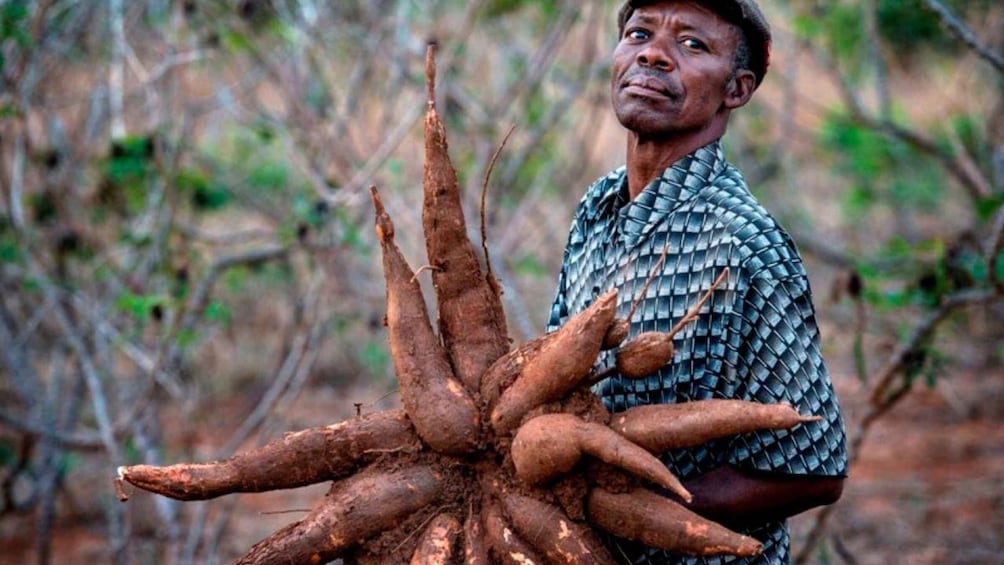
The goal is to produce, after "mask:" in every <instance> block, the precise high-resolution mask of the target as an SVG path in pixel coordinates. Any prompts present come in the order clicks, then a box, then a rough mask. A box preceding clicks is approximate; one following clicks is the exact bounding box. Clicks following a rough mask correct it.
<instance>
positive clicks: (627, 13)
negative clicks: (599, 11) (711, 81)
mask: <svg viewBox="0 0 1004 565" xmlns="http://www.w3.org/2000/svg"><path fill="white" fill-rule="evenodd" d="M658 1H659V0H627V1H626V2H624V5H623V6H621V9H620V12H618V14H617V30H618V34H619V35H624V24H626V23H627V21H628V20H629V19H630V18H631V14H633V13H634V11H635V8H640V7H642V6H647V5H649V4H655V3H656V2H658ZM697 2H698V3H700V4H702V5H703V6H705V7H707V8H709V9H711V10H713V11H714V12H715V13H717V14H718V15H720V16H722V17H723V18H725V20H726V21H729V22H731V23H733V24H735V25H737V26H739V29H741V30H742V31H743V33H744V34H745V35H746V43H747V44H748V45H749V49H750V70H751V71H753V75H754V76H755V77H756V86H760V83H761V82H763V77H764V75H766V74H767V67H768V66H769V65H770V44H771V38H770V24H768V23H767V18H766V17H764V15H763V12H762V11H760V6H757V3H756V2H755V1H754V0H697Z"/></svg>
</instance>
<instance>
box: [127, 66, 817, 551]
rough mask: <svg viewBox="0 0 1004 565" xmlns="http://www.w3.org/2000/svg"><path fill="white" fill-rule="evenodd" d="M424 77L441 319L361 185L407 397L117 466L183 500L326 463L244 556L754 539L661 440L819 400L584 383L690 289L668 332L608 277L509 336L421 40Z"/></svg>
mask: <svg viewBox="0 0 1004 565" xmlns="http://www.w3.org/2000/svg"><path fill="white" fill-rule="evenodd" d="M426 77H427V80H428V85H429V87H428V92H429V97H428V111H427V114H426V121H425V151H426V154H425V173H424V179H423V185H424V204H423V215H422V219H423V229H424V232H425V237H426V248H427V253H428V259H429V266H430V267H431V269H429V270H431V272H432V283H433V287H434V289H435V293H436V300H437V305H438V316H437V317H438V328H434V327H433V325H432V323H431V322H430V317H429V313H428V312H427V311H426V306H425V300H424V298H423V295H422V291H421V287H420V285H419V283H418V281H417V280H416V277H415V272H414V271H413V270H412V268H411V267H410V266H409V264H408V262H407V261H406V260H405V258H404V256H403V255H402V253H401V251H400V249H399V248H398V246H397V244H396V243H395V239H394V238H395V233H394V225H393V223H392V221H391V218H390V216H389V215H388V214H387V212H386V210H385V209H384V207H383V204H382V202H381V200H380V196H379V194H378V193H377V191H376V189H373V190H372V196H373V203H374V206H375V209H376V232H377V236H378V239H379V242H380V246H381V250H382V254H383V268H384V275H385V279H386V285H387V331H388V337H389V342H390V350H391V355H392V357H393V360H394V368H395V371H396V374H397V378H398V381H399V384H400V394H401V401H402V404H403V410H388V411H383V412H376V413H372V414H367V415H362V416H359V417H357V418H354V419H352V420H348V421H345V422H342V423H339V424H335V425H331V426H326V427H319V428H313V429H308V430H303V431H300V432H296V433H290V434H287V435H285V436H284V437H282V438H281V439H278V440H276V441H273V442H272V443H269V444H267V445H265V446H263V447H260V448H258V449H254V450H251V451H248V452H244V453H241V454H239V455H237V456H235V457H232V458H230V459H228V460H225V461H217V462H212V463H202V464H195V463H185V464H177V465H171V466H167V467H156V466H148V465H134V466H128V467H121V468H120V469H119V480H120V481H125V482H128V483H130V484H132V485H134V486H136V487H139V488H141V489H144V490H147V491H150V492H154V493H158V494H161V495H164V496H169V497H171V498H175V499H179V500H202V499H208V498H213V497H217V496H221V495H225V494H230V493H236V492H262V491H271V490H278V489H287V488H294V487H299V486H304V485H309V484H314V483H319V482H324V481H333V483H332V486H331V490H330V491H329V493H328V494H327V495H326V496H325V497H324V499H323V500H321V501H320V502H319V503H318V505H317V506H316V507H315V508H314V509H313V510H312V511H310V512H309V513H308V514H307V515H306V516H305V517H303V518H302V519H301V520H299V521H298V522H295V523H293V524H290V525H289V526H287V527H285V528H283V529H281V530H279V531H277V532H275V533H274V534H272V535H271V536H269V537H268V538H266V539H264V540H262V541H261V542H259V543H257V544H256V545H255V546H254V547H252V548H251V549H250V551H249V552H248V553H247V554H246V555H245V556H244V557H242V558H241V559H239V560H238V561H237V563H240V564H249V565H250V564H256V565H263V564H268V563H304V564H313V563H325V562H328V561H330V560H333V559H335V558H342V559H344V560H345V561H346V562H350V563H352V562H358V563H376V562H379V563H416V564H417V563H441V564H448V563H464V564H467V565H487V564H489V563H520V564H530V563H575V564H584V563H585V564H588V563H613V562H614V559H613V557H612V556H611V555H610V554H609V553H608V551H607V550H606V549H605V548H604V546H603V544H602V543H601V542H600V541H599V537H598V535H597V529H599V530H603V531H606V532H610V533H612V534H614V535H617V536H620V537H625V538H630V539H634V540H639V541H641V542H644V543H646V544H649V545H652V546H658V547H663V548H666V549H670V550H674V551H679V552H684V553H691V554H714V553H731V554H736V555H747V556H748V555H755V554H757V553H759V552H760V551H761V545H760V543H759V542H757V541H756V540H754V539H751V538H749V537H745V536H742V535H740V534H737V533H735V532H732V531H730V530H728V529H726V528H724V527H722V526H720V525H718V524H715V523H713V522H710V521H708V520H706V519H704V518H702V517H700V516H698V515H696V514H694V513H693V512H690V511H689V510H687V509H686V508H685V506H684V505H682V504H680V503H678V502H676V501H675V500H673V499H671V498H667V497H665V496H662V495H660V494H657V493H656V490H657V488H658V489H665V490H667V491H669V492H671V493H673V495H675V497H676V498H677V499H679V500H682V501H684V502H686V501H689V500H690V494H689V493H688V492H687V490H686V489H685V488H684V486H683V485H682V484H681V483H680V481H679V480H678V479H677V478H676V477H675V476H673V474H672V473H670V472H669V470H668V469H667V468H666V467H665V466H664V465H663V464H662V463H661V462H660V461H659V459H658V458H657V455H659V454H661V453H663V452H665V451H668V450H670V449H676V448H681V447H688V446H694V445H699V444H701V443H703V442H705V441H708V440H709V439H712V438H715V437H723V436H727V435H733V434H741V433H746V432H750V431H753V430H757V429H763V428H788V427H792V426H795V425H798V424H799V423H801V422H805V421H809V420H812V419H813V418H812V417H811V416H810V417H806V416H801V415H799V414H798V413H797V412H796V411H795V410H794V409H793V408H792V407H790V406H787V405H780V404H778V405H763V404H755V403H749V402H742V401H737V400H707V401H697V402H689V403H684V404H676V405H660V406H642V407H637V408H632V409H630V410H627V411H626V412H622V413H618V414H614V415H612V416H611V415H610V414H609V413H607V411H606V410H605V409H604V407H603V405H602V404H601V403H600V402H599V400H598V399H597V398H596V397H595V396H594V395H593V394H592V393H591V392H590V391H589V385H590V383H592V382H595V381H596V380H597V379H598V378H602V376H603V375H602V374H597V373H596V372H595V371H594V365H595V363H596V359H597V357H598V355H599V354H600V352H601V351H602V350H605V349H613V348H617V351H616V353H615V354H616V367H617V369H618V370H619V371H620V372H621V374H623V375H624V376H626V377H629V378H630V377H642V376H644V375H647V374H649V373H651V372H652V371H654V370H656V369H658V368H659V367H661V366H663V365H665V364H666V363H667V362H668V361H669V360H670V359H671V357H672V355H673V351H672V336H673V334H674V333H675V332H676V331H677V330H678V329H679V327H680V326H682V324H683V323H686V322H687V321H689V320H690V319H692V318H693V317H696V316H697V314H698V312H699V309H700V307H701V303H698V304H696V305H695V306H694V308H693V309H692V310H691V312H690V313H688V315H687V316H686V317H685V318H684V319H683V320H681V324H678V326H677V327H676V328H674V330H672V331H671V332H668V333H662V334H653V333H645V334H640V335H638V336H635V337H634V338H628V337H627V333H628V332H627V323H626V320H625V319H623V318H618V317H617V316H616V303H617V302H616V298H617V295H616V292H615V291H611V292H609V293H607V294H605V295H603V296H601V297H599V298H597V299H596V301H595V302H594V303H593V304H592V305H591V306H590V307H589V308H588V309H586V310H584V311H583V312H581V313H579V314H578V315H576V316H574V317H572V318H571V319H570V320H569V321H568V323H566V324H565V325H564V326H563V327H562V328H560V329H558V330H556V331H554V332H551V333H548V334H545V335H543V336H541V337H539V338H537V339H534V340H532V341H529V342H527V343H525V344H523V345H521V346H519V347H517V348H515V349H510V342H509V338H508V334H507V330H506V321H505V313H504V311H503V309H502V302H501V297H500V295H501V292H500V288H499V285H498V283H497V281H496V280H495V279H494V277H493V276H492V274H491V271H490V270H488V271H487V272H485V271H483V270H482V269H481V266H480V261H479V257H478V255H477V253H476V252H475V248H474V246H473V245H472V243H471V241H470V240H469V239H468V236H467V228H466V224H465V220H464V215H463V210H462V207H461V201H460V192H459V186H458V182H457V176H456V172H455V170H454V168H453V166H452V164H451V162H450V159H449V156H448V154H447V143H446V132H445V130H444V128H443V124H442V122H441V121H440V119H439V116H438V114H437V111H436V106H435V101H434V92H435V81H434V79H435V63H434V57H433V49H432V48H430V50H429V53H428V54H427V58H426ZM485 259H487V258H485ZM713 290H714V287H712V289H710V290H709V291H708V294H707V295H706V296H708V295H710V292H712V291H713Z"/></svg>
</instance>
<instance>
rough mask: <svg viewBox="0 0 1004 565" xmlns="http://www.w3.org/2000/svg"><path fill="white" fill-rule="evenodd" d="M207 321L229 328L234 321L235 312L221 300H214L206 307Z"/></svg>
mask: <svg viewBox="0 0 1004 565" xmlns="http://www.w3.org/2000/svg"><path fill="white" fill-rule="evenodd" d="M206 319H207V320H209V321H211V322H219V323H220V324H222V325H224V326H229V325H230V322H231V321H232V320H233V312H232V311H231V310H230V307H229V306H227V305H226V304H224V303H223V302H221V301H219V300H213V301H212V302H210V303H209V305H207V306H206Z"/></svg>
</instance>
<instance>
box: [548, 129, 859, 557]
mask: <svg viewBox="0 0 1004 565" xmlns="http://www.w3.org/2000/svg"><path fill="white" fill-rule="evenodd" d="M664 250H665V251H666V257H665V260H664V262H663V264H662V266H661V267H660V268H659V270H658V272H656V273H655V274H654V275H652V277H651V281H650V282H649V286H648V288H647V290H646V291H645V294H644V296H642V297H640V299H639V301H638V305H637V307H636V308H635V311H634V314H633V316H632V319H631V320H630V332H631V334H632V335H633V334H636V333H639V332H643V331H650V330H658V331H667V330H669V329H670V328H671V327H672V326H673V325H674V324H675V323H676V322H677V321H678V320H679V319H680V318H681V317H683V315H684V314H685V313H686V312H687V310H689V309H690V308H691V307H692V306H693V304H694V303H695V302H696V301H697V300H698V299H699V297H700V296H701V295H702V294H704V293H705V292H706V291H707V290H708V289H709V288H710V287H711V285H712V283H713V281H714V280H715V279H716V278H717V277H718V276H719V274H720V273H721V272H722V271H723V270H725V269H728V275H727V278H726V279H725V280H724V282H723V283H722V284H721V285H720V286H719V287H718V289H717V290H716V291H715V292H714V294H713V295H712V297H711V299H710V300H709V301H708V302H707V303H706V304H705V305H704V307H703V308H702V310H701V315H700V317H699V318H698V319H697V320H696V321H694V322H692V323H690V324H689V325H687V326H686V327H685V328H684V329H683V330H682V331H681V332H679V333H678V334H677V335H676V337H675V338H674V342H673V343H674V346H675V349H676V354H675V357H674V359H673V360H672V361H671V362H670V364H668V365H666V366H665V367H664V368H663V369H661V370H660V371H658V372H657V373H655V374H652V375H650V376H649V377H647V378H643V379H627V378H622V377H620V376H618V375H616V374H614V375H613V376H611V377H610V378H607V379H605V380H604V381H602V382H600V383H598V384H597V385H596V387H595V392H596V393H597V394H598V395H599V396H600V397H601V398H602V399H603V401H604V403H605V404H606V406H607V408H608V409H610V410H611V411H613V412H619V411H622V410H625V409H627V408H630V407H632V406H638V405H643V404H660V403H674V402H687V401H690V400H701V399H709V398H738V399H744V400H752V401H757V402H764V403H778V402H785V403H789V404H792V405H793V406H795V407H796V408H797V409H798V410H799V412H800V413H802V414H815V415H819V416H821V417H822V419H821V420H819V421H818V422H812V423H807V424H801V425H799V426H796V427H795V428H792V429H790V430H768V431H762V432H756V433H752V434H744V435H741V436H735V437H729V438H724V439H721V440H716V441H712V442H709V443H706V444H704V445H701V446H698V447H696V448H692V449H680V450H675V451H672V452H670V453H667V454H665V455H664V456H663V460H664V462H665V463H666V464H667V466H668V467H669V468H670V470H671V471H673V472H674V473H675V474H677V476H679V477H681V478H682V479H684V480H686V479H688V478H691V477H694V476H697V475H700V474H702V473H705V472H707V471H710V470H711V469H714V468H715V467H718V466H721V465H723V464H730V465H733V466H735V467H737V468H740V469H744V470H750V471H762V472H772V473H785V474H792V475H825V476H845V475H846V472H847V454H846V443H845V434H844V424H843V419H842V416H841V413H840V409H839V406H838V403H837V398H836V396H835V394H834V391H833V387H832V385H831V382H830V377H829V374H828V372H827V370H826V367H825V365H824V364H823V359H822V356H821V354H820V340H819V330H818V328H817V325H816V320H815V313H814V310H813V305H812V299H811V292H810V288H809V283H808V279H807V278H806V275H805V270H804V268H803V265H802V261H801V258H800V257H799V254H798V251H797V250H796V248H795V246H794V244H793V243H792V241H791V238H790V237H789V236H788V234H787V233H786V232H785V231H784V230H783V229H782V228H781V227H780V226H779V225H778V224H777V222H775V221H774V219H773V218H772V217H771V216H770V215H769V214H768V213H767V211H766V210H765V209H764V208H763V207H762V206H761V205H760V204H759V203H758V202H757V201H756V199H755V198H754V197H753V195H752V194H751V193H750V191H749V189H748V188H747V186H746V182H745V180H744V179H743V177H742V175H741V173H740V172H739V171H738V170H737V169H736V168H735V167H733V166H732V165H730V164H729V163H727V162H726V161H725V158H724V153H723V151H722V147H721V144H720V142H717V141H716V142H714V143H711V144H709V145H707V146H705V147H702V148H700V149H698V150H697V151H695V152H694V153H692V154H690V155H688V156H687V157H685V158H683V159H681V160H680V161H678V162H676V163H675V164H673V165H672V166H671V167H669V168H667V169H666V170H665V171H664V172H663V173H662V175H661V176H660V177H659V178H657V179H656V180H654V181H653V182H652V183H651V184H650V185H649V186H648V187H646V188H645V190H644V191H642V192H641V193H640V194H639V195H638V196H637V197H636V198H634V199H633V200H632V199H630V198H629V197H628V193H627V181H626V172H625V169H624V168H623V167H622V168H619V169H616V170H614V171H612V172H611V173H610V174H608V175H607V176H606V177H603V178H601V179H599V180H598V181H596V182H595V183H594V184H593V185H592V186H591V187H590V188H589V189H588V190H587V192H586V194H585V195H584V196H583V198H582V200H581V202H580V203H579V206H578V207H577V209H576V212H575V216H574V219H573V221H572V227H571V230H570V233H569V237H568V243H567V246H566V248H565V254H564V261H563V264H562V268H561V272H560V275H559V281H558V290H557V295H556V297H555V300H554V303H553V306H552V309H551V315H550V320H549V323H548V326H549V329H554V328H556V327H559V326H561V325H562V324H563V323H564V322H565V321H566V320H567V319H568V318H569V317H571V316H573V315H575V314H576V313H578V312H581V311H582V310H584V309H585V308H586V307H588V306H589V305H590V304H591V303H592V302H593V301H594V300H595V299H596V298H598V297H600V296H602V295H603V294H604V293H606V292H607V291H609V290H611V289H618V297H617V301H618V304H617V308H618V315H621V316H626V315H627V314H628V312H629V311H630V310H631V307H632V303H633V302H634V301H635V300H636V299H638V298H639V297H638V294H639V293H640V292H641V291H642V288H643V287H644V285H645V282H646V280H647V279H649V277H650V273H651V271H652V269H653V268H655V266H656V265H657V264H658V262H659V258H660V257H661V256H662V255H663V252H664ZM612 363H613V355H612V353H611V352H607V353H605V354H604V355H603V356H601V358H600V359H599V361H598V367H597V368H598V369H606V368H608V367H609V366H610V365H612ZM743 533H746V534H747V535H752V536H753V537H756V538H757V539H759V540H761V541H762V542H764V553H763V554H762V555H761V556H760V557H758V558H754V559H751V560H745V561H744V560H742V559H738V558H734V557H731V556H722V557H691V556H681V555H673V554H670V553H668V552H666V551H663V550H658V549H654V548H645V547H641V546H639V545H637V544H632V543H629V542H626V541H624V540H612V541H611V543H612V545H613V547H612V548H611V549H612V550H613V553H614V554H615V556H617V557H619V558H623V560H624V561H625V562H628V563H681V564H688V565H689V564H704V563H709V564H719V563H721V564H724V563H764V564H766V563H770V564H777V563H787V562H788V561H789V556H788V553H789V537H788V531H787V527H786V525H785V523H784V522H776V523H769V524H763V525H761V526H758V527H754V528H752V529H750V530H747V531H746V532H743Z"/></svg>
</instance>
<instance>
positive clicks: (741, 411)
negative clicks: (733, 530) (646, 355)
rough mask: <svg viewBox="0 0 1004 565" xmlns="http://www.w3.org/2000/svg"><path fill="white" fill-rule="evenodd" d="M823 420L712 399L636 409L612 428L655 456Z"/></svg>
mask: <svg viewBox="0 0 1004 565" xmlns="http://www.w3.org/2000/svg"><path fill="white" fill-rule="evenodd" d="M819 419H820V418H819V416H802V415H801V414H799V413H798V411H797V410H795V408H794V407H792V406H791V405H789V404H762V403H759V402H750V401H745V400H732V399H708V400H695V401H691V402H682V403H679V404H656V405H651V406H635V407H634V408H629V409H627V410H625V411H624V412H620V413H618V414H615V415H614V417H613V419H612V420H611V422H610V427H611V428H613V429H614V431H616V432H617V433H618V434H620V435H623V436H624V437H626V438H628V439H629V440H631V441H632V442H633V443H635V444H637V445H640V446H641V447H644V448H645V449H647V450H648V451H651V452H652V453H665V452H666V451H669V450H671V449H678V448H682V447H693V446H696V445H700V444H702V443H704V442H706V441H708V440H712V439H715V438H720V437H726V436H731V435H736V434H742V433H747V432H752V431H756V430H766V429H786V428H791V427H794V426H797V425H798V424H802V423H805V422H814V421H817V420H819Z"/></svg>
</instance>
